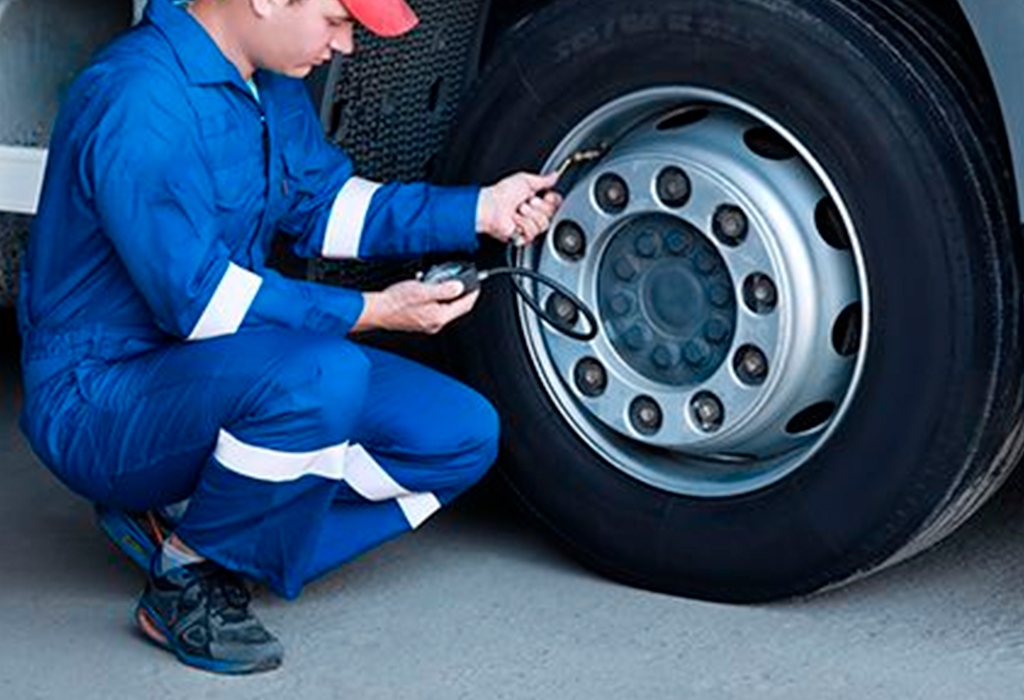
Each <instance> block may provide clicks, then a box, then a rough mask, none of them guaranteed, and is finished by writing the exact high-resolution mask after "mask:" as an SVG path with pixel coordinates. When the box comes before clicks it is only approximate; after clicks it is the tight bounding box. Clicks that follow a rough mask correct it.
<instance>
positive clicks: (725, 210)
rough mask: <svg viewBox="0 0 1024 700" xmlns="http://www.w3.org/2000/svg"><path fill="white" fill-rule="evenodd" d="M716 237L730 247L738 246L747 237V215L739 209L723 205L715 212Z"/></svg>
mask: <svg viewBox="0 0 1024 700" xmlns="http://www.w3.org/2000/svg"><path fill="white" fill-rule="evenodd" d="M713 227H714V231H715V237H716V238H718V240H720V241H721V242H722V243H724V244H725V245H728V246H737V245H739V244H740V243H742V242H743V240H744V239H745V238H746V237H747V215H746V214H744V213H743V210H742V209H740V208H739V207H736V206H733V205H731V204H723V205H722V206H720V207H718V210H717V211H716V212H715V219H714V225H713Z"/></svg>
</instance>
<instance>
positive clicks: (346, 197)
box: [323, 177, 380, 259]
mask: <svg viewBox="0 0 1024 700" xmlns="http://www.w3.org/2000/svg"><path fill="white" fill-rule="evenodd" d="M379 188H380V183H378V182H372V181H370V180H364V179H363V178H360V177H351V178H349V179H348V181H347V182H346V183H345V185H344V186H343V187H342V188H341V191H340V192H338V196H337V197H335V198H334V205H333V206H332V207H331V215H330V218H328V220H327V231H326V233H324V245H323V256H324V257H325V258H334V259H341V258H356V257H359V241H360V239H361V238H362V236H363V226H364V225H365V224H366V213H367V212H368V211H369V209H370V200H372V199H373V194H374V192H376V191H377V190H378V189H379Z"/></svg>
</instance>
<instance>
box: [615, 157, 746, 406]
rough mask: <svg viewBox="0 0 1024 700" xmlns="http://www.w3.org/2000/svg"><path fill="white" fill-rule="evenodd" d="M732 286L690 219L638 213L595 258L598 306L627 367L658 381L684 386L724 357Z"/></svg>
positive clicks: (731, 322)
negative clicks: (601, 256)
mask: <svg viewBox="0 0 1024 700" xmlns="http://www.w3.org/2000/svg"><path fill="white" fill-rule="evenodd" d="M680 172H681V171H680ZM732 287H733V285H732V280H731V278H730V277H729V271H728V269H727V268H726V265H725V262H724V260H723V259H722V256H721V255H719V254H718V251H716V250H715V247H714V246H713V245H712V244H711V242H710V241H708V240H707V238H706V237H705V236H704V235H703V234H702V233H701V232H700V231H699V230H698V229H697V228H696V227H695V226H693V225H692V224H689V223H687V222H686V221H684V220H682V219H680V218H678V217H675V216H672V215H668V214H662V213H653V214H641V215H639V216H635V217H633V218H631V219H628V220H626V221H624V222H623V223H622V224H621V226H619V227H618V228H617V229H616V230H615V232H614V233H612V234H611V240H610V242H609V244H608V246H607V248H606V249H605V253H604V256H603V258H602V260H601V262H600V263H599V270H598V283H597V297H598V300H599V304H598V308H599V311H600V318H601V319H602V320H603V321H604V331H605V333H606V334H607V336H608V338H609V340H610V341H611V344H612V346H613V347H614V348H615V350H616V351H617V352H618V353H619V355H620V356H621V358H622V359H623V361H624V362H625V363H626V364H627V365H628V366H629V367H631V368H633V369H634V370H636V371H637V372H638V373H639V374H641V375H643V376H644V377H647V378H648V379H651V380H653V381H655V382H659V383H662V384H666V385H671V386H688V385H693V384H696V383H699V382H702V381H704V380H706V379H707V378H708V377H710V376H711V375H712V374H714V372H715V371H716V370H717V369H718V367H719V366H720V365H721V364H722V362H723V361H724V360H725V358H726V355H727V352H728V350H729V344H730V343H731V341H732V336H733V333H734V331H735V327H736V298H735V295H734V294H733V292H732Z"/></svg>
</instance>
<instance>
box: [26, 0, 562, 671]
mask: <svg viewBox="0 0 1024 700" xmlns="http://www.w3.org/2000/svg"><path fill="white" fill-rule="evenodd" d="M354 22H360V23H362V24H363V25H364V26H366V27H367V28H368V29H369V30H371V31H374V32H377V33H379V34H382V35H386V36H394V35H398V34H401V33H404V32H406V31H408V30H410V29H411V28H412V27H413V26H414V25H415V24H416V22H417V19H416V16H415V15H414V14H413V12H412V10H411V9H410V8H409V7H408V6H407V5H406V4H405V2H404V0H194V2H192V3H191V4H189V5H184V4H183V3H172V1H171V0H150V3H149V6H148V8H147V12H146V17H145V19H144V21H143V22H142V23H141V25H139V26H138V27H136V28H135V29H133V30H132V31H130V32H128V33H127V34H126V35H125V36H123V37H122V38H120V39H119V40H118V41H116V42H114V43H113V44H112V45H111V46H110V47H108V48H107V49H106V50H105V51H104V52H103V53H102V54H101V55H100V56H99V57H98V58H97V60H96V61H95V62H94V63H93V65H91V66H90V67H89V68H88V69H87V70H86V71H85V72H84V73H83V74H82V75H81V76H80V77H79V79H78V80H77V81H76V83H75V84H74V86H73V87H72V89H71V90H70V92H69V94H68V97H67V99H66V100H65V104H64V106H63V108H62V111H61V115H60V116H59V118H58V120H57V124H56V127H55V129H54V134H53V138H52V140H51V152H50V159H49V163H48V166H47V174H46V180H45V185H44V190H43V194H42V199H41V202H40V207H39V212H38V216H37V217H36V220H35V223H34V231H33V235H32V239H31V241H30V245H29V250H28V254H27V260H26V261H25V265H24V268H23V271H22V273H23V283H22V296H21V298H20V300H19V318H20V323H21V331H22V334H23V338H24V343H23V348H24V351H23V370H24V383H25V394H26V398H25V409H24V413H23V416H22V426H23V429H24V431H25V433H26V434H27V436H28V437H29V440H30V441H31V443H32V445H33V447H34V448H35V450H36V452H37V453H38V454H39V456H40V457H41V458H42V460H43V461H44V462H45V463H46V464H47V465H48V466H49V467H50V468H51V469H52V470H53V471H54V473H56V474H57V476H58V477H59V478H60V479H62V480H63V481H64V482H65V483H66V484H67V485H68V486H69V487H70V488H71V489H73V490H74V491H76V492H78V493H80V494H82V495H83V496H85V497H87V498H89V499H91V500H92V501H94V502H96V503H99V504H103V505H105V506H107V507H111V508H116V509H124V510H131V511H144V510H148V509H152V508H156V507H160V506H164V505H167V504H171V503H175V502H178V501H181V500H183V499H186V498H187V499H188V507H187V510H186V511H185V513H184V515H183V517H182V519H181V520H180V522H178V523H177V525H176V527H175V529H174V532H173V535H172V536H171V537H169V538H168V539H167V540H166V541H164V543H163V545H162V546H161V547H160V548H159V549H158V550H157V551H156V553H155V555H154V556H153V558H152V562H151V564H150V568H149V573H148V579H147V585H146V588H145V591H144V592H143V594H142V597H141V599H140V601H139V605H138V608H137V611H136V618H137V622H138V624H139V626H140V627H141V629H142V631H143V632H144V633H145V635H146V636H147V637H148V638H149V639H151V640H153V641H154V642H156V643H157V644H159V645H161V646H163V647H165V648H167V649H169V650H171V651H172V652H173V653H174V654H175V655H176V656H177V657H178V658H179V659H180V660H182V661H184V662H185V663H187V664H191V665H194V666H197V667H200V668H204V669H208V670H212V671H218V672H226V673H244V672H251V671H259V670H266V669H269V668H274V667H276V666H278V665H279V664H280V663H281V660H282V655H283V652H282V649H281V646H280V644H279V643H278V641H277V640H276V639H275V638H274V637H273V636H272V635H271V634H270V633H269V632H267V631H266V630H265V629H264V628H263V626H262V625H261V624H260V623H259V621H258V620H257V619H256V618H255V617H254V616H253V615H252V614H251V613H250V611H249V608H248V605H249V597H248V592H247V590H246V588H245V586H244V584H243V583H242V581H241V578H240V576H243V575H244V576H245V577H248V578H252V579H255V580H259V581H262V582H264V583H265V584H266V585H268V586H269V587H270V588H272V589H273V590H274V591H276V592H278V593H279V594H281V595H283V596H285V597H287V598H293V597H295V596H297V595H298V594H299V592H300V591H301V589H302V586H303V584H304V583H306V582H307V581H309V580H311V579H313V578H315V577H317V576H320V575H321V574H323V573H325V572H328V571H330V570H332V569H334V568H336V567H337V566H339V565H340V564H341V563H343V562H345V561H348V560H350V559H351V558H353V557H354V556H356V555H357V554H359V553H361V552H363V551H365V550H367V549H369V548H371V547H373V546H375V545H377V544H379V543H381V542H382V541H384V540H386V539H388V538H390V537H393V536H395V535H397V534H399V533H401V532H404V531H407V530H409V529H411V528H415V527H416V526H418V525H419V524H420V523H422V522H423V521H424V520H425V519H426V518H427V517H429V516H430V515H431V514H432V513H434V512H435V511H437V510H438V509H439V508H440V507H441V506H442V505H444V504H446V503H448V502H450V501H451V500H452V499H453V498H455V496H456V495H457V494H459V493H461V492H462V491H463V490H464V489H466V488H467V487H468V486H470V485H471V484H472V483H474V482H475V481H476V480H477V479H479V478H480V476H481V475H482V474H483V473H484V471H485V470H486V469H487V468H488V466H489V465H490V464H491V462H492V461H493V459H494V457H495V453H496V434H497V419H496V416H495V414H494V411H493V409H492V408H491V406H490V405H489V404H488V403H487V402H486V401H485V400H484V399H483V398H481V397H480V396H479V395H477V394H476V393H474V392H473V391H471V390H470V389H468V388H467V387H464V386H462V385H461V384H458V383H456V382H455V381H453V380H451V379H449V378H447V377H445V376H443V375H441V374H439V373H437V372H434V371H433V370H430V369H427V368H425V367H421V366H419V365H417V364H414V363H412V362H409V361H407V360H404V359H401V358H399V357H396V356H393V355H390V354H387V353H385V352H382V351H380V350H376V349H372V348H369V347H364V346H362V345H358V344H356V343H355V342H353V341H352V340H351V339H348V338H347V337H346V336H347V335H348V334H350V333H355V332H359V331H363V330H368V329H374V328H382V329H391V330H403V331H423V332H427V333H433V332H436V331H438V330H439V329H441V328H442V327H444V326H445V325H446V324H447V323H449V322H450V321H452V320H453V319H455V318H458V317H459V316H461V315H463V314H465V313H467V312H468V311H469V310H470V309H471V308H472V307H473V304H474V303H475V301H476V298H477V294H476V293H474V294H468V295H463V289H462V287H461V285H460V284H459V283H457V282H449V283H446V284H441V285H436V286H432V285H427V284H423V283H421V282H418V281H415V280H409V281H405V282H401V283H399V284H396V285H394V286H392V287H390V288H388V289H386V290H384V291H383V292H379V293H366V294H361V293H359V292H356V291H353V290H347V289H340V288H335V287H328V286H322V285H316V284H314V283H310V282H305V281H299V280H290V279H286V278H283V277H282V276H280V275H279V274H277V273H276V272H274V271H272V270H269V269H267V267H266V265H265V261H266V258H267V254H268V250H269V246H270V243H271V239H272V237H273V235H274V234H275V232H278V231H280V232H283V233H284V234H286V235H288V236H290V237H291V239H292V240H293V245H294V248H295V250H296V251H297V252H298V253H299V254H303V255H307V256H312V255H324V256H327V257H337V258H341V257H363V258H366V257H375V256H401V255H414V254H421V253H426V252H431V251H444V250H463V251H469V250H472V249H473V248H474V246H475V245H476V235H477V233H483V234H487V235H489V236H492V237H494V238H496V239H498V240H501V241H507V240H509V239H510V238H511V237H512V236H513V234H514V233H515V232H517V231H518V232H519V234H520V235H522V236H523V238H524V240H525V241H527V242H528V241H530V240H532V239H533V238H534V237H535V236H537V235H539V234H540V233H541V232H542V231H543V230H544V229H546V228H547V226H548V224H549V222H550V218H551V217H552V216H553V214H554V211H555V210H556V208H557V206H558V204H559V199H558V197H557V195H554V194H548V195H543V196H541V195H540V194H539V193H541V192H542V191H543V190H545V189H547V188H550V187H551V186H553V185H554V180H553V178H552V177H546V178H542V177H539V176H534V175H529V174H524V173H520V174H516V175H513V176H511V177H509V178H506V179H504V180H502V181H500V182H499V183H497V184H495V185H493V186H491V187H486V188H482V189H481V188H477V187H459V188H440V187H433V186H429V185H426V184H411V185H401V184H390V185H380V184H378V183H373V182H369V181H367V180H364V179H360V178H358V177H355V176H354V175H353V172H352V164H351V162H350V160H349V159H348V158H347V156H345V154H344V153H342V152H341V151H340V150H338V149H337V148H335V147H334V146H332V145H331V144H329V143H327V142H326V140H325V139H324V138H323V135H322V132H321V131H320V126H319V124H318V121H317V119H316V116H315V113H314V110H313V109H312V105H311V104H310V100H309V99H308V97H307V95H306V93H305V88H304V86H303V84H302V82H301V81H300V80H297V79H299V78H302V77H304V76H305V75H306V74H307V73H308V72H309V71H310V70H311V69H312V68H313V66H315V65H316V64H319V63H322V62H324V61H327V60H329V59H330V57H331V53H332V51H339V52H342V53H349V52H351V51H352V50H353V40H352V29H353V23H354Z"/></svg>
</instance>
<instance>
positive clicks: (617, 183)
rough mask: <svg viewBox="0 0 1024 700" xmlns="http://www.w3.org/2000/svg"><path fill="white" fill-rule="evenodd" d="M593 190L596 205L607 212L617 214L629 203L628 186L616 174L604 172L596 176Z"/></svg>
mask: <svg viewBox="0 0 1024 700" xmlns="http://www.w3.org/2000/svg"><path fill="white" fill-rule="evenodd" d="M594 191H595V196H596V198H597V205H598V206H599V207H601V208H602V209H604V210H605V211H606V212H608V213H609V214H617V213H619V212H620V211H622V210H623V209H625V208H626V205H627V204H629V188H628V187H627V186H626V181H625V180H623V179H622V178H621V177H619V176H618V175H613V174H611V173H606V174H604V175H602V176H601V177H599V178H597V184H596V185H595V190H594Z"/></svg>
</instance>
